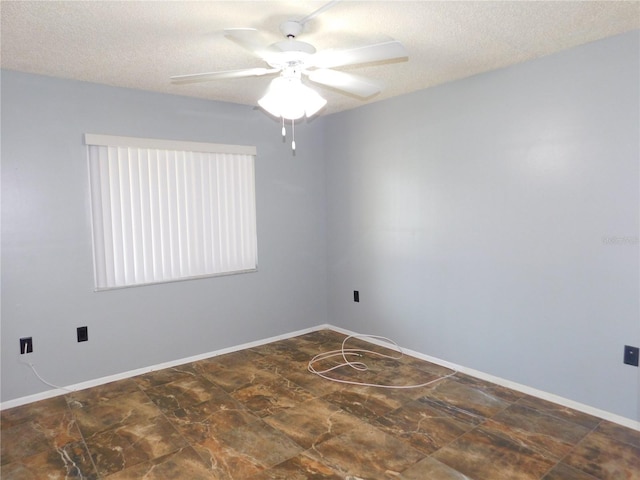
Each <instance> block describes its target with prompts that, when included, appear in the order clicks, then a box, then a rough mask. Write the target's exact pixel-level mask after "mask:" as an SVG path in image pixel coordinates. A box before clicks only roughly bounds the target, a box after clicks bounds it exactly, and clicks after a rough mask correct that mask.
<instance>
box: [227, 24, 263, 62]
mask: <svg viewBox="0 0 640 480" xmlns="http://www.w3.org/2000/svg"><path fill="white" fill-rule="evenodd" d="M224 36H225V38H228V39H229V40H231V41H232V42H233V43H235V44H237V45H239V46H241V47H242V48H244V49H245V50H248V51H250V52H251V53H253V54H255V55H257V56H258V57H260V58H264V56H265V54H267V53H269V52H271V53H273V52H272V51H271V50H270V49H269V47H268V46H267V42H266V41H265V40H264V39H263V37H262V35H260V33H259V32H258V30H256V29H255V28H225V30H224Z"/></svg>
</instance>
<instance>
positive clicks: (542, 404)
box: [518, 395, 602, 430]
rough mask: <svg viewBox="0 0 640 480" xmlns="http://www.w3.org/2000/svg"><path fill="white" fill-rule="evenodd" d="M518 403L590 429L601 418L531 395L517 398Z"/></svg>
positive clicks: (594, 426)
mask: <svg viewBox="0 0 640 480" xmlns="http://www.w3.org/2000/svg"><path fill="white" fill-rule="evenodd" d="M518 404H519V405H522V406H525V407H529V408H532V409H534V410H537V411H539V412H542V413H546V414H547V415H551V416H552V417H556V418H559V419H562V420H566V421H568V422H571V423H577V424H578V425H582V426H583V427H586V428H588V429H590V430H592V429H594V428H596V427H597V426H598V424H599V423H600V422H601V421H602V419H600V418H598V417H594V416H593V415H589V414H587V413H583V412H579V411H577V410H573V409H571V408H569V407H565V406H562V405H558V404H556V403H553V402H550V401H548V400H543V399H542V398H536V397H531V396H529V395H526V396H524V397H522V398H521V399H520V400H518Z"/></svg>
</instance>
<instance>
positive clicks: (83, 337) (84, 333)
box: [78, 327, 89, 342]
mask: <svg viewBox="0 0 640 480" xmlns="http://www.w3.org/2000/svg"><path fill="white" fill-rule="evenodd" d="M87 340H89V329H88V328H87V327H78V341H79V342H86V341H87Z"/></svg>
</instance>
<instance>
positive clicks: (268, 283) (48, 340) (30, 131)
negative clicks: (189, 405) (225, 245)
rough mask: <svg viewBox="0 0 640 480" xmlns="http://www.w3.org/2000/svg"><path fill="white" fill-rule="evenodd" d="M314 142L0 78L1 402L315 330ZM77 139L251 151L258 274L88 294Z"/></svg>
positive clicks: (133, 99)
mask: <svg viewBox="0 0 640 480" xmlns="http://www.w3.org/2000/svg"><path fill="white" fill-rule="evenodd" d="M323 129H324V119H319V120H315V121H313V122H312V123H310V124H307V125H300V126H299V127H298V128H297V129H296V137H297V138H296V140H297V142H296V143H297V146H298V151H297V155H296V156H295V157H294V156H292V154H291V149H290V146H289V144H288V143H283V142H282V141H281V137H280V125H279V124H278V122H276V121H273V120H271V119H270V118H268V117H267V116H266V115H265V114H263V113H262V112H260V111H257V110H254V109H252V108H250V107H245V106H239V105H231V104H224V103H214V102H206V101H202V100H196V99H190V98H186V97H178V96H169V95H160V94H153V93H148V92H141V91H134V90H127V89H118V88H111V87H106V86H99V85H92V84H87V83H79V82H71V81H64V80H56V79H52V78H47V77H42V76H34V75H27V74H19V73H15V72H8V71H3V72H2V320H1V321H2V323H1V327H2V331H1V333H2V335H1V336H2V358H1V359H2V372H1V373H2V397H1V398H2V401H7V400H11V399H16V398H19V397H23V396H26V395H30V394H34V393H37V392H41V391H45V390H49V389H50V387H48V386H46V385H44V384H42V383H40V382H39V381H38V380H37V379H36V378H35V376H34V375H33V373H31V371H30V369H29V368H28V367H27V366H25V365H23V364H20V363H19V362H20V361H21V360H27V359H26V358H25V357H26V356H21V355H19V342H18V339H19V338H20V337H22V336H32V337H33V342H34V348H35V351H34V353H33V354H32V355H29V356H28V357H29V358H28V360H29V361H32V362H34V363H35V365H36V368H37V370H38V372H39V373H40V374H41V375H42V376H43V377H44V378H45V379H47V380H48V381H49V382H52V383H55V384H58V385H70V384H74V383H78V382H83V381H88V380H92V379H97V378H100V377H103V376H106V375H112V374H117V373H121V372H126V371H129V370H133V369H137V368H143V367H147V366H151V365H155V364H158V363H162V362H166V361H171V360H177V359H180V358H185V357H189V356H192V355H197V354H200V353H205V352H209V351H213V350H217V349H221V348H225V347H230V346H234V345H238V344H242V343H245V342H249V341H253V340H258V339H263V338H267V337H270V336H274V335H278V334H283V333H287V332H291V331H295V330H298V329H302V328H305V327H310V326H314V325H318V324H322V323H326V322H327V312H326V298H327V295H326V261H325V259H326V242H325V238H326V231H325V204H324V187H325V183H324V165H323V159H324V153H323V143H322V138H323V136H322V132H323ZM85 132H88V133H103V134H114V135H126V136H138V137H151V138H167V139H177V140H191V141H203V142H213V143H233V144H241V145H255V146H257V150H258V156H257V159H256V189H257V209H258V250H259V252H258V254H259V272H258V273H252V274H244V275H235V276H226V277H218V278H211V279H205V280H196V281H186V282H180V283H171V284H164V285H157V286H148V287H138V288H130V289H125V290H116V291H109V292H100V293H94V292H93V267H92V257H91V232H90V223H89V200H88V199H89V195H88V173H87V161H86V155H85V147H84V146H83V134H84V133H85ZM83 325H87V326H88V327H89V341H88V342H86V343H77V342H76V327H79V326H83Z"/></svg>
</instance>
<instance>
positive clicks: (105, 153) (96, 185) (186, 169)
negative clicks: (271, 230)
mask: <svg viewBox="0 0 640 480" xmlns="http://www.w3.org/2000/svg"><path fill="white" fill-rule="evenodd" d="M85 143H86V144H87V148H88V157H89V173H90V181H91V206H92V224H93V244H94V266H95V282H96V285H95V286H96V289H97V290H104V289H110V288H120V287H126V286H133V285H145V284H152V283H161V282H169V281H176V280H184V279H190V278H195V277H203V276H211V275H222V274H229V273H239V272H247V271H254V270H256V268H257V235H256V207H255V174H254V159H255V148H253V147H238V146H225V145H213V144H200V143H190V142H168V141H154V140H145V139H130V138H126V137H110V136H104V135H89V134H87V135H85ZM158 147H162V148H158Z"/></svg>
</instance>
